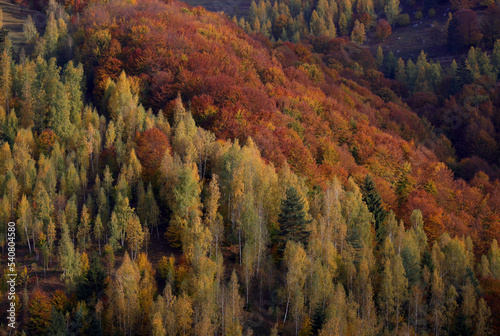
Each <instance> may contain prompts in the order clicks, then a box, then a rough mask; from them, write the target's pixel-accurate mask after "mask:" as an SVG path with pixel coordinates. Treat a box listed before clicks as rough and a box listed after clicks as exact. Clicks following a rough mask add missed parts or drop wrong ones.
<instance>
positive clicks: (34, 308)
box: [27, 289, 52, 335]
mask: <svg viewBox="0 0 500 336" xmlns="http://www.w3.org/2000/svg"><path fill="white" fill-rule="evenodd" d="M51 311H52V305H51V303H50V299H49V297H48V296H47V294H46V293H45V292H43V291H41V290H40V289H37V290H36V291H35V292H34V293H33V294H32V295H31V298H30V301H29V308H28V312H29V316H30V317H29V320H28V326H27V329H28V331H29V332H31V333H32V334H34V335H43V334H45V331H46V330H47V328H48V327H49V324H50V314H51Z"/></svg>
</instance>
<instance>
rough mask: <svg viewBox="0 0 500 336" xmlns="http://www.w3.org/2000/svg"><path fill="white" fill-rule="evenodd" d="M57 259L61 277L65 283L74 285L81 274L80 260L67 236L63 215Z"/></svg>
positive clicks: (67, 230) (67, 231)
mask: <svg viewBox="0 0 500 336" xmlns="http://www.w3.org/2000/svg"><path fill="white" fill-rule="evenodd" d="M59 260H60V265H61V268H62V269H63V274H62V275H61V278H63V279H64V281H65V282H66V284H67V285H69V286H70V287H71V286H73V285H74V283H75V281H76V279H77V278H78V277H79V276H80V274H81V260H80V254H79V253H78V251H76V250H75V247H74V245H73V242H72V241H71V238H70V236H69V229H68V226H67V224H66V219H65V218H64V217H63V221H62V223H61V239H60V242H59Z"/></svg>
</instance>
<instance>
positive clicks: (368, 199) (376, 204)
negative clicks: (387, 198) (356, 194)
mask: <svg viewBox="0 0 500 336" xmlns="http://www.w3.org/2000/svg"><path fill="white" fill-rule="evenodd" d="M361 190H362V191H363V202H365V203H366V205H367V207H368V210H369V211H370V212H371V213H372V214H373V219H374V224H375V234H376V236H377V240H378V241H379V243H380V242H382V239H383V236H384V234H385V233H384V227H383V223H384V221H385V219H386V217H387V211H386V210H385V209H384V207H383V205H382V198H381V197H380V194H379V193H378V190H377V187H376V185H375V182H374V181H373V179H372V177H371V176H370V175H369V174H367V175H366V177H365V181H364V183H363V186H362V188H361Z"/></svg>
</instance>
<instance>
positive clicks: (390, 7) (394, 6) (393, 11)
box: [384, 0, 400, 25]
mask: <svg viewBox="0 0 500 336" xmlns="http://www.w3.org/2000/svg"><path fill="white" fill-rule="evenodd" d="M384 11H385V16H386V17H387V21H388V22H389V23H390V24H391V25H394V24H395V23H396V18H397V17H398V15H399V13H400V9H399V0H389V1H388V2H387V4H386V5H385V7H384Z"/></svg>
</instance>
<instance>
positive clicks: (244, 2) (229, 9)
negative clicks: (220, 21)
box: [183, 0, 258, 16]
mask: <svg viewBox="0 0 500 336" xmlns="http://www.w3.org/2000/svg"><path fill="white" fill-rule="evenodd" d="M183 1H184V2H186V3H187V4H189V5H191V6H202V7H205V8H206V9H207V10H209V11H213V12H224V13H226V14H227V15H229V16H233V15H237V16H240V15H246V14H247V12H248V8H250V4H251V3H252V0H215V1H212V0H183ZM257 2H258V1H257Z"/></svg>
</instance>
